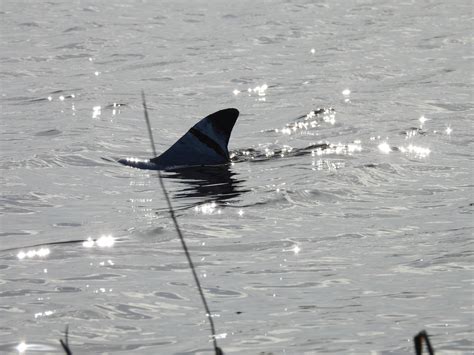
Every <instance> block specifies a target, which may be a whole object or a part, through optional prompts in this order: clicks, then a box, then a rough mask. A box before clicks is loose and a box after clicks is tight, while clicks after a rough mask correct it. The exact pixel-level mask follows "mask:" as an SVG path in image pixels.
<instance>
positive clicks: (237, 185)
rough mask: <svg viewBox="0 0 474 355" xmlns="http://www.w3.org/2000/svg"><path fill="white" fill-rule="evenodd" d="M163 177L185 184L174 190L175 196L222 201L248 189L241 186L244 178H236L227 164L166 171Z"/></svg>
mask: <svg viewBox="0 0 474 355" xmlns="http://www.w3.org/2000/svg"><path fill="white" fill-rule="evenodd" d="M163 177H164V178H167V179H176V180H178V181H179V182H182V183H183V184H184V185H185V186H184V187H183V189H180V190H177V191H176V192H174V194H173V196H174V197H175V198H204V199H205V200H212V201H215V202H223V201H227V200H230V199H233V198H236V197H238V196H240V195H241V194H242V193H245V192H248V191H250V190H248V189H246V188H245V187H243V186H242V185H243V183H244V182H245V180H243V179H239V178H237V174H236V173H235V172H233V171H232V170H231V168H230V167H229V166H227V165H221V166H205V167H190V168H182V169H176V170H171V171H167V172H166V173H164V174H163ZM202 202H203V201H200V202H199V203H202ZM204 202H205V201H204Z"/></svg>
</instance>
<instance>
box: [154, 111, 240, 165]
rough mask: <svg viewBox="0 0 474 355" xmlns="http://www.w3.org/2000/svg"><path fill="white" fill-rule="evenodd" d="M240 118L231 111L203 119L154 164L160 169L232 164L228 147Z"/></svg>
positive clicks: (236, 113) (155, 159)
mask: <svg viewBox="0 0 474 355" xmlns="http://www.w3.org/2000/svg"><path fill="white" fill-rule="evenodd" d="M238 117H239V111H238V110H237V109H235V108H227V109H224V110H220V111H217V112H215V113H213V114H211V115H209V116H207V117H205V118H203V119H202V120H201V121H199V122H198V123H196V124H195V125H194V126H193V127H192V128H191V129H190V130H189V131H188V132H187V133H186V134H185V135H183V136H182V137H181V138H180V139H179V140H178V141H177V142H176V143H174V144H173V145H172V146H171V147H170V148H169V149H168V150H167V151H165V152H164V153H163V154H161V155H160V156H158V157H156V158H153V159H151V160H150V163H153V164H154V165H156V168H157V169H168V168H172V167H184V166H199V165H219V164H225V163H228V162H229V151H228V149H227V145H228V143H229V139H230V134H231V132H232V129H233V128H234V124H235V122H236V121H237V118H238Z"/></svg>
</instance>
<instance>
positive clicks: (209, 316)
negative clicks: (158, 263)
mask: <svg viewBox="0 0 474 355" xmlns="http://www.w3.org/2000/svg"><path fill="white" fill-rule="evenodd" d="M142 102H143V110H144V111H145V120H146V124H147V128H148V134H149V136H150V143H151V148H152V151H153V156H154V157H156V149H155V141H154V140H153V133H152V131H151V124H150V118H149V117H148V109H147V106H146V101H145V92H144V91H143V90H142ZM158 178H159V180H160V185H161V189H162V190H163V194H164V195H165V199H166V202H167V204H168V209H169V213H170V216H171V219H172V220H173V223H174V227H175V229H176V232H177V233H178V237H179V240H180V241H181V246H182V247H183V250H184V254H185V255H186V259H187V260H188V264H189V267H190V268H191V271H192V274H193V277H194V281H195V283H196V286H197V289H198V291H199V295H200V296H201V301H202V303H203V305H204V309H205V310H206V315H207V318H208V319H209V324H210V325H211V334H212V341H213V343H214V351H215V353H216V355H223V354H224V353H223V351H222V350H221V349H220V348H219V347H218V346H217V339H216V330H215V327H214V321H213V319H212V314H211V311H210V310H209V306H208V305H207V301H206V297H205V296H204V292H203V290H202V287H201V283H200V282H199V278H198V275H197V273H196V268H195V267H194V264H193V261H192V260H191V255H190V254H189V250H188V247H187V245H186V242H185V241H184V237H183V233H182V232H181V229H180V227H179V224H178V220H177V219H176V216H175V214H174V210H173V206H172V205H171V200H170V198H169V195H168V192H167V191H166V188H165V184H164V182H163V177H162V175H161V172H160V170H158Z"/></svg>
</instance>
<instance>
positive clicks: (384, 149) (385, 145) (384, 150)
mask: <svg viewBox="0 0 474 355" xmlns="http://www.w3.org/2000/svg"><path fill="white" fill-rule="evenodd" d="M377 148H379V150H380V151H381V152H382V153H384V154H388V153H390V152H391V151H392V148H390V145H389V144H388V143H387V142H382V143H380V144H379V145H378V147H377Z"/></svg>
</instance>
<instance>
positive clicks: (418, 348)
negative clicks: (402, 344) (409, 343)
mask: <svg viewBox="0 0 474 355" xmlns="http://www.w3.org/2000/svg"><path fill="white" fill-rule="evenodd" d="M423 341H425V343H426V348H427V349H428V354H429V355H434V350H433V347H432V346H431V343H430V338H429V337H428V333H427V332H426V331H424V330H422V331H421V332H419V333H418V334H417V335H415V337H414V338H413V342H414V343H415V353H416V355H421V354H423Z"/></svg>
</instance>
